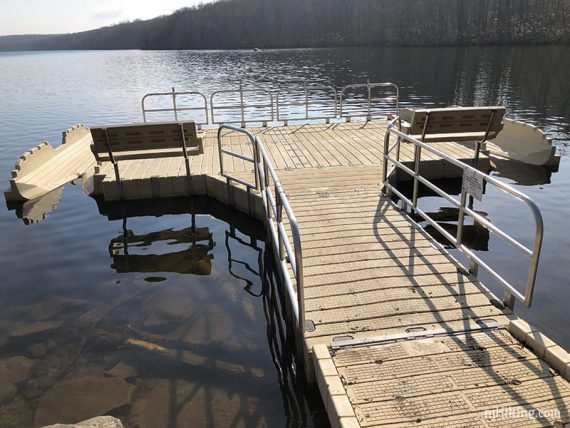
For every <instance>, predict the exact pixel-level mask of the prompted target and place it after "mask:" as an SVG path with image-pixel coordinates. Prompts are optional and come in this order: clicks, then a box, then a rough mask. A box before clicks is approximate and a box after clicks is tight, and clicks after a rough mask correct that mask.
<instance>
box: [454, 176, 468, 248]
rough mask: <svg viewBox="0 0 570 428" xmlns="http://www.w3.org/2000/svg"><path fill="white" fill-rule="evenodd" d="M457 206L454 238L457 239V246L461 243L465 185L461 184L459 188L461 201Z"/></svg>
mask: <svg viewBox="0 0 570 428" xmlns="http://www.w3.org/2000/svg"><path fill="white" fill-rule="evenodd" d="M460 204H461V205H460V206H459V216H458V218H457V235H456V236H455V239H456V240H457V246H460V245H461V244H462V243H463V227H464V225H465V205H466V204H467V191H466V190H465V187H464V186H462V189H461V201H460Z"/></svg>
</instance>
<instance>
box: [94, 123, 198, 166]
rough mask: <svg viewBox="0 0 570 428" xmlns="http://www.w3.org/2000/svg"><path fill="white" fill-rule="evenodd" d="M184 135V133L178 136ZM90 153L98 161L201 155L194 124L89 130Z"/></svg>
mask: <svg viewBox="0 0 570 428" xmlns="http://www.w3.org/2000/svg"><path fill="white" fill-rule="evenodd" d="M182 132H184V134H183V133H182ZM91 136H92V138H93V145H92V150H93V153H94V154H95V157H96V158H97V159H98V160H110V156H109V145H110V147H111V152H112V154H113V157H114V158H115V159H116V160H120V159H144V158H152V157H166V156H177V155H182V154H183V153H184V149H183V148H184V147H186V152H187V154H188V155H197V154H200V153H203V147H202V141H201V139H200V138H198V136H197V132H196V124H195V123H194V122H168V123H149V124H129V125H113V126H107V127H104V128H91Z"/></svg>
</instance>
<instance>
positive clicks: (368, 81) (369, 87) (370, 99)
mask: <svg viewBox="0 0 570 428" xmlns="http://www.w3.org/2000/svg"><path fill="white" fill-rule="evenodd" d="M366 86H367V89H368V116H366V121H367V122H370V121H371V120H372V88H371V86H370V79H368V80H367V81H366Z"/></svg>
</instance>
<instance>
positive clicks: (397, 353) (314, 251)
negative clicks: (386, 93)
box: [88, 84, 570, 428]
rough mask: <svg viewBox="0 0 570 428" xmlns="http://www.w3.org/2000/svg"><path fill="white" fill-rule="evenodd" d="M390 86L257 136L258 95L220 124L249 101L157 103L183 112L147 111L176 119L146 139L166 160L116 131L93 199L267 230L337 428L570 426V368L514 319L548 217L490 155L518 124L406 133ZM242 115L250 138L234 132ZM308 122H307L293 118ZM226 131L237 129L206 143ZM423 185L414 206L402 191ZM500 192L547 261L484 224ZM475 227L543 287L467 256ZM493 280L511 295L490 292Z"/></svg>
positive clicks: (438, 119)
mask: <svg viewBox="0 0 570 428" xmlns="http://www.w3.org/2000/svg"><path fill="white" fill-rule="evenodd" d="M378 87H381V88H386V87H388V88H394V85H391V84H381V85H378V86H375V85H370V84H368V85H353V87H348V88H345V89H343V90H341V91H340V93H339V94H337V91H336V90H335V89H334V88H329V87H307V86H305V87H304V88H302V92H301V98H300V99H295V98H294V99H293V101H289V102H287V101H286V100H284V99H283V94H281V97H282V98H281V102H279V96H280V93H277V94H272V93H269V94H268V95H267V94H266V95H267V97H268V98H269V99H270V102H269V103H268V104H267V105H265V104H262V103H261V104H260V101H255V107H256V108H257V109H260V108H261V109H263V108H265V107H267V106H269V107H267V108H268V109H270V112H269V110H268V111H267V112H266V113H267V118H264V117H262V116H263V115H262V114H261V116H259V115H258V116H257V119H256V122H259V123H258V125H256V126H250V124H249V123H246V122H247V121H246V118H245V114H244V111H246V110H247V108H246V107H247V106H246V105H244V92H243V91H240V92H238V93H237V97H238V98H237V101H234V104H232V103H231V102H229V103H227V104H223V103H221V104H220V103H217V104H216V106H217V107H216V108H214V100H215V99H216V97H219V96H225V99H230V100H231V96H232V94H227V93H224V94H222V93H215V94H213V95H212V98H211V102H212V106H211V109H208V108H207V106H206V107H205V108H204V107H200V106H198V107H196V106H192V105H190V106H188V105H182V104H181V103H178V104H177V102H176V100H177V96H180V97H183V96H189V97H197V98H198V99H201V97H200V94H197V93H192V92H188V93H176V92H173V93H172V94H170V93H167V94H151V95H149V97H153V96H163V95H164V96H167V97H170V96H171V97H172V100H173V106H172V107H171V108H154V109H150V108H148V106H146V105H145V100H148V97H145V100H143V112H144V117H145V121H146V120H147V119H148V117H147V116H148V115H149V114H150V113H152V112H165V111H166V112H173V113H174V114H175V119H176V120H177V122H173V123H172V124H170V125H167V126H165V125H164V124H154V125H153V124H152V123H148V124H146V125H140V127H145V137H144V138H146V139H147V140H148V141H147V140H145V141H147V143H148V144H147V143H145V142H144V141H143V140H144V139H143V140H140V141H139V140H137V139H135V140H136V141H133V142H132V144H131V145H129V146H128V147H127V146H125V145H124V144H123V145H113V144H112V139H113V135H112V130H111V129H110V128H109V129H101V130H99V131H98V132H99V134H98V135H99V137H100V141H99V143H100V144H99V148H98V149H97V150H96V155H97V156H98V161H99V163H98V166H97V168H96V171H95V175H94V176H93V178H92V180H91V182H90V185H89V186H88V187H89V188H90V189H91V193H92V195H94V196H97V197H100V198H103V199H104V200H109V201H113V200H122V199H124V200H131V199H133V200H134V199H151V198H163V197H173V196H187V195H208V196H210V197H212V198H215V199H218V200H219V201H221V202H223V203H225V204H228V205H231V206H234V207H235V208H238V209H240V210H241V211H244V212H246V213H248V214H249V215H250V216H253V217H256V218H258V219H261V220H263V221H264V222H265V224H266V227H267V232H268V235H269V237H270V241H271V242H272V245H273V249H274V253H275V258H276V262H277V265H278V267H279V269H280V272H281V280H282V281H281V282H282V284H283V287H284V291H285V294H286V295H287V296H288V298H289V299H288V303H289V304H288V318H289V320H290V322H291V324H292V325H293V326H294V329H295V331H296V335H297V337H296V339H297V340H296V344H297V350H298V361H299V362H300V363H302V364H304V368H305V371H306V373H307V375H308V377H309V378H310V379H311V380H313V381H314V382H315V383H316V384H317V385H318V388H319V389H320V391H321V395H322V398H323V401H324V404H325V406H326V408H327V412H328V414H329V419H330V422H331V424H332V426H333V427H346V428H348V427H351V428H352V427H376V426H390V427H394V428H396V427H411V426H417V427H434V428H435V427H458V428H459V427H485V428H489V427H530V426H533V427H534V426H537V427H546V426H555V427H564V426H566V425H565V424H567V423H569V421H570V416H569V411H570V384H569V383H568V379H569V378H570V355H569V354H568V353H567V352H566V351H565V350H564V349H562V348H561V347H560V346H558V345H557V344H556V343H554V342H553V341H551V340H550V339H548V338H547V337H545V336H544V335H543V334H541V333H540V332H538V331H537V330H536V329H534V328H533V327H532V326H530V325H529V324H527V323H526V322H524V321H523V320H521V319H519V318H518V317H517V316H516V315H515V314H514V311H515V306H516V305H515V303H516V302H517V301H518V302H520V303H519V304H524V305H525V306H530V304H531V302H532V296H533V291H534V287H535V281H536V273H537V268H538V261H539V256H540V247H541V243H542V234H543V224H542V217H541V215H540V212H539V210H538V208H537V207H536V205H535V204H534V203H533V202H532V201H531V200H530V199H529V198H527V197H526V196H525V195H524V194H522V193H520V192H518V191H517V190H515V189H514V188H512V187H510V186H508V185H506V184H504V183H503V182H500V181H499V180H497V179H495V178H494V177H492V176H489V175H488V174H487V173H488V170H489V159H488V157H487V156H486V155H485V152H484V151H482V150H481V149H482V148H484V145H483V143H484V142H485V141H486V140H487V139H488V138H489V137H490V136H496V135H497V133H499V132H500V131H501V127H502V125H501V123H502V117H503V113H504V109H502V108H501V107H489V108H479V109H458V108H455V109H436V110H421V111H420V110H416V111H414V110H409V111H407V112H406V115H405V116H406V117H405V119H406V120H403V118H402V117H401V116H400V115H398V112H399V107H398V93H397V92H396V96H395V97H392V98H383V100H388V101H395V103H396V108H395V110H394V111H395V112H396V114H395V115H394V116H393V120H391V121H387V120H385V119H375V118H374V117H373V116H375V115H374V111H373V110H372V108H371V103H372V101H373V99H372V98H371V97H370V93H371V91H372V89H376V88H378ZM362 89H364V91H365V92H366V91H368V97H367V98H365V102H364V107H365V109H364V114H362V115H360V116H361V119H364V120H363V121H357V120H354V119H356V116H358V114H356V113H354V110H352V109H351V106H352V105H353V104H351V103H350V100H351V98H350V96H351V93H352V92H353V91H357V90H362ZM313 90H314V91H318V92H323V91H325V92H326V91H332V92H333V93H334V100H335V101H334V103H333V104H330V105H323V103H325V102H324V101H322V100H321V101H319V103H320V104H319V111H320V112H323V111H324V112H327V111H328V112H329V113H328V115H327V114H326V113H323V114H319V115H315V114H313V115H312V114H311V113H310V108H311V107H312V105H310V104H309V101H308V100H309V98H310V92H311V91H313ZM396 90H397V88H396ZM233 95H235V94H233ZM202 97H203V96H202ZM240 97H241V101H240ZM274 97H275V99H274ZM203 99H204V102H205V103H206V104H207V102H206V98H205V97H203ZM337 100H340V106H339V105H338V103H337ZM235 103H237V106H238V107H239V108H240V109H239V111H240V114H238V117H237V119H236V120H235V121H234V122H237V123H238V124H239V125H242V127H234V126H231V125H227V124H223V123H227V122H231V121H230V120H227V119H226V120H224V118H222V117H220V116H223V115H224V114H226V113H227V111H228V110H230V109H232V108H234V107H235V106H236V104H235ZM343 103H344V104H343ZM325 104H326V103H325ZM264 106H265V107H264ZM299 106H301V107H302V108H301V113H302V114H301V116H300V117H299V116H297V117H294V116H286V112H287V109H288V108H292V107H299ZM327 109H328V110H327ZM188 111H190V112H193V113H195V112H198V113H200V114H203V115H204V116H205V118H203V119H202V120H200V119H196V120H195V121H193V122H191V124H189V122H184V121H182V120H181V117H178V114H182V113H183V112H188ZM343 112H344V113H343ZM335 118H336V119H342V120H334V119H335ZM295 119H297V120H303V121H305V122H310V123H304V124H302V125H298V124H293V123H292V122H293V121H294V120H295ZM275 120H277V121H280V122H281V124H280V125H274V124H271V123H270V122H275ZM318 120H320V121H321V122H322V121H324V122H325V123H315V122H317V121H318ZM208 122H210V123H213V124H217V125H220V127H219V128H218V129H205V130H201V129H200V128H201V125H205V124H206V123H208ZM264 122H266V123H264ZM290 122H291V123H290ZM259 125H262V126H259ZM153 126H154V128H153ZM131 131H133V129H132V128H130V130H129V132H131ZM135 131H136V130H135ZM155 131H156V132H160V133H162V134H160V135H158V134H153V133H154V132H155ZM110 133H111V134H110ZM164 133H166V134H164ZM141 138H142V137H141ZM161 138H163V139H164V140H165V141H167V143H168V144H167V145H168V147H163V145H161V143H160V141H159V140H160V139H161ZM473 141H475V143H473V144H471V143H469V144H468V143H467V142H473ZM137 144H139V146H138V147H135V145H137ZM141 144H142V145H141ZM145 144H146V145H148V147H145ZM165 144H166V143H165ZM121 147H122V148H121ZM115 148H117V149H118V150H116V151H115V150H114V149H115ZM177 148H178V149H177ZM135 149H136V150H135ZM163 149H168V150H167V152H168V153H164V152H162V151H161V150H163ZM175 149H177V150H178V153H177V154H174V153H172V152H171V151H172V150H175ZM157 150H159V151H161V152H160V153H159V154H158V155H157V153H153V152H156V151H157ZM135 152H136V153H135ZM439 178H461V179H462V182H463V185H462V188H461V193H460V196H459V197H457V196H453V195H451V194H448V193H447V192H445V191H444V190H442V189H441V188H440V187H438V186H437V185H436V184H434V181H433V180H434V179H439ZM405 181H408V182H409V185H408V187H409V188H410V191H409V192H408V191H404V190H402V187H401V186H400V184H401V183H403V182H405ZM421 188H426V189H429V191H430V192H431V193H432V194H435V195H437V196H439V197H442V198H444V199H445V200H446V201H447V202H448V203H449V204H450V205H451V207H452V211H451V212H453V213H455V214H456V218H455V228H453V230H450V229H449V228H445V227H443V226H442V225H441V224H439V223H438V222H436V221H435V220H434V219H432V218H431V217H430V216H429V215H428V214H427V213H426V212H424V211H422V209H421V207H420V205H419V204H418V198H419V194H420V189H421ZM489 188H493V189H494V190H495V191H497V192H499V193H500V194H501V195H503V197H505V198H510V199H512V200H514V201H518V202H519V203H520V204H521V210H523V209H524V210H527V211H528V212H529V218H530V222H529V230H533V231H534V236H533V239H531V240H530V244H529V243H525V244H523V243H521V242H519V241H518V240H516V239H515V238H513V237H511V236H510V235H509V234H508V233H507V232H505V231H504V230H501V229H500V228H499V227H498V226H497V225H495V224H494V223H493V222H492V221H490V220H489V219H488V218H487V217H484V216H482V215H481V213H480V212H478V211H477V210H476V208H475V207H476V204H477V200H480V199H482V198H483V197H484V194H485V192H487V191H488V189H489ZM468 219H471V220H470V221H471V222H474V223H477V224H478V225H479V226H480V227H482V228H483V229H485V230H486V231H487V232H488V233H490V234H492V235H493V236H495V237H496V238H498V239H501V240H502V241H504V242H505V243H506V244H507V245H510V246H511V247H513V248H514V249H515V250H516V251H517V252H519V253H521V255H522V257H523V258H525V257H526V261H525V262H524V265H523V263H522V262H521V270H523V269H524V270H527V276H526V283H525V284H512V283H510V282H509V281H508V280H507V279H506V277H505V275H504V274H503V273H501V272H498V271H496V270H494V269H493V268H492V267H490V266H488V265H487V264H486V262H485V261H484V260H482V259H481V258H480V257H479V256H478V254H477V253H476V252H475V251H473V250H472V249H471V248H470V247H469V246H468V245H466V244H465V235H466V233H465V230H466V228H467V223H468V221H467V220H468ZM419 221H423V222H425V223H427V224H429V225H430V226H431V227H432V228H433V229H434V230H435V231H437V232H438V233H439V235H440V237H441V239H443V240H445V241H446V242H448V243H449V244H450V245H451V246H452V247H454V248H456V249H457V250H458V251H456V252H455V253H454V254H455V255H456V256H457V254H460V255H461V257H463V258H464V259H465V260H466V262H465V264H463V263H460V261H459V260H458V259H456V258H455V257H454V256H452V255H451V253H450V252H449V251H448V249H446V248H445V247H444V246H442V245H441V243H439V242H438V241H436V240H435V239H434V238H433V237H432V235H430V234H428V233H427V232H426V230H424V228H423V227H421V226H420V224H419V223H418V222H419ZM480 271H481V272H483V271H484V272H486V274H487V276H488V277H489V278H492V279H493V280H494V281H495V282H496V283H497V284H498V285H499V286H500V287H502V288H503V290H504V295H503V296H500V297H496V296H495V295H494V294H493V293H492V292H491V291H490V290H489V289H488V288H487V287H486V285H485V284H483V283H482V282H481V281H480V280H479V279H478V278H479V272H480Z"/></svg>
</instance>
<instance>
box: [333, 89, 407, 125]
mask: <svg viewBox="0 0 570 428" xmlns="http://www.w3.org/2000/svg"><path fill="white" fill-rule="evenodd" d="M377 88H391V89H393V90H394V92H395V95H391V96H385V97H374V96H373V91H374V90H375V89H377ZM362 90H365V92H364V97H362V96H361V97H357V96H355V94H357V93H358V92H360V93H362ZM351 95H352V97H351ZM339 101H340V117H341V118H345V119H346V120H347V121H349V122H350V120H351V119H352V118H356V117H365V118H366V120H368V121H370V120H372V119H373V118H374V117H375V116H377V113H382V114H385V113H388V109H390V108H389V107H388V108H387V106H386V104H388V105H389V104H392V103H393V104H394V105H395V110H394V111H393V112H391V111H390V113H395V114H396V115H398V112H399V108H400V88H399V87H398V85H396V84H395V83H391V82H385V83H370V82H366V83H362V84H358V85H347V86H345V87H343V88H342V89H341V91H340V100H339Z"/></svg>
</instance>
